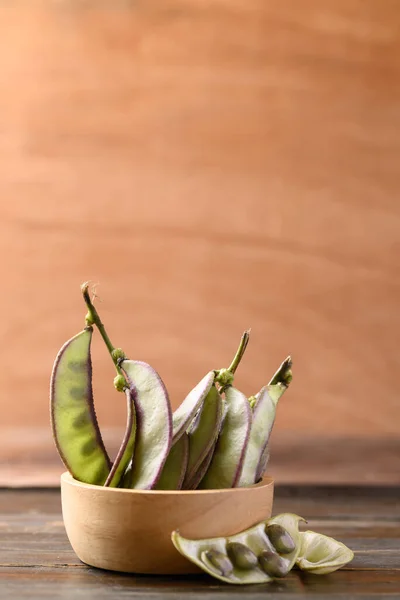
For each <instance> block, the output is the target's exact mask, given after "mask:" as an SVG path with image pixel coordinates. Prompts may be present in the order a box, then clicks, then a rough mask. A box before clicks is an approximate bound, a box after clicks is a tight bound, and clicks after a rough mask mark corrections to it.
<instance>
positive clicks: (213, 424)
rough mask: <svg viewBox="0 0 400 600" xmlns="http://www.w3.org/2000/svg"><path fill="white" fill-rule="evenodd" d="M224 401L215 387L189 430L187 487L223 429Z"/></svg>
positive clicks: (210, 391) (212, 387) (211, 389)
mask: <svg viewBox="0 0 400 600" xmlns="http://www.w3.org/2000/svg"><path fill="white" fill-rule="evenodd" d="M222 414H223V400H222V398H221V396H220V394H219V393H218V390H217V388H216V387H215V385H212V386H211V388H210V390H209V392H208V394H207V396H206V397H205V398H204V402H203V405H202V407H201V408H200V411H199V413H198V414H197V415H196V417H195V418H194V420H193V422H192V424H191V426H190V427H189V429H188V436H189V462H188V467H187V472H186V476H185V487H186V485H187V484H188V483H189V482H190V481H191V480H192V479H193V478H194V476H195V474H196V472H197V471H198V469H199V467H200V465H201V464H202V462H203V461H204V459H205V458H206V457H207V455H208V453H209V452H210V450H211V448H212V447H213V446H214V443H215V441H216V439H217V436H218V434H219V431H220V428H221V422H222Z"/></svg>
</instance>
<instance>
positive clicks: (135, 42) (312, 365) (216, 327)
mask: <svg viewBox="0 0 400 600" xmlns="http://www.w3.org/2000/svg"><path fill="white" fill-rule="evenodd" d="M399 16H400V9H399V4H398V2H395V1H393V0H381V1H380V2H376V1H375V0H364V1H362V2H361V1H360V0H324V1H323V2H320V1H319V0H303V1H302V2H301V3H300V2H298V1H297V0H281V1H280V2H277V3H270V2H263V1H261V0H229V1H228V0H215V1H213V2H211V1H208V0H207V1H203V2H198V1H196V0H163V1H161V0H151V1H149V0H146V2H144V1H136V2H126V1H124V2H123V1H122V0H116V1H115V2H111V1H109V2H107V1H105V0H102V2H98V3H96V2H91V1H87V2H83V1H79V0H65V1H64V2H53V1H51V0H41V1H39V0H25V1H24V0H16V1H15V2H12V3H7V2H3V3H1V4H0V40H1V42H0V43H1V48H2V52H0V115H1V116H0V130H1V136H0V197H1V204H0V253H1V257H2V259H1V261H0V276H1V279H2V282H3V288H2V294H1V295H0V314H1V315H2V319H1V321H0V330H1V334H2V344H1V346H0V362H1V365H2V369H1V371H0V408H1V422H2V426H4V427H8V426H18V427H21V426H23V427H24V426H32V427H37V428H42V427H47V426H48V381H49V375H50V370H51V365H52V362H53V360H54V357H55V354H56V352H57V351H58V349H59V347H60V346H61V345H62V343H63V342H64V341H65V340H66V339H67V338H68V337H70V336H72V335H73V334H74V333H75V332H77V331H78V330H79V329H80V327H82V325H83V317H84V314H85V310H84V306H83V303H82V301H81V298H80V292H79V285H80V283H81V282H82V281H84V280H87V279H92V280H93V281H95V282H100V284H101V285H100V287H99V289H98V293H99V296H100V298H101V302H100V301H99V309H101V313H102V315H103V318H104V321H105V323H106V324H107V325H108V329H109V333H110V336H111V338H112V340H113V341H114V342H115V344H116V345H118V346H122V347H123V348H124V349H125V351H126V352H127V353H128V354H129V355H130V356H131V357H132V358H140V359H142V360H146V361H148V362H150V363H151V364H152V365H154V366H155V367H156V368H157V369H158V370H159V372H160V374H161V375H162V377H163V378H164V379H165V382H166V384H167V386H168V389H169V390H170V394H171V399H172V402H173V404H174V406H176V405H177V404H178V403H179V402H180V401H181V400H182V399H183V397H184V396H185V394H186V393H187V392H188V391H189V390H190V389H191V387H192V386H193V385H194V384H195V383H196V382H197V381H198V380H199V379H200V378H201V377H202V376H203V375H204V373H205V372H207V371H208V370H209V369H211V368H219V367H222V366H227V365H228V364H229V362H230V360H231V357H232V355H233V353H234V351H235V348H236V345H237V343H238V340H239V337H240V334H241V332H242V331H243V329H245V328H247V327H249V326H251V327H252V340H251V343H250V346H249V349H248V353H247V356H246V358H245V360H244V361H243V365H242V366H241V367H240V370H239V371H238V375H237V385H238V386H239V387H240V388H242V389H243V391H245V392H246V393H248V394H250V393H254V392H256V391H257V390H258V389H259V388H260V387H261V386H262V385H263V384H265V383H266V381H267V380H268V379H269V376H270V374H272V372H273V371H274V369H275V368H276V367H277V365H278V364H279V362H280V361H281V360H282V359H283V358H284V357H285V356H286V355H287V354H288V353H291V354H292V356H293V359H294V374H295V377H294V381H293V386H292V389H291V390H290V392H288V394H287V396H286V397H285V398H284V400H282V403H281V406H280V408H279V414H278V419H277V423H276V434H275V435H279V434H280V433H282V434H284V433H289V434H293V435H298V436H300V438H301V437H302V436H304V435H306V436H322V437H323V436H324V435H325V434H326V432H329V434H330V435H332V436H337V437H340V436H346V437H355V438H357V437H365V438H367V437H368V438H369V437H371V436H377V437H379V436H380V437H384V436H386V435H387V436H390V435H391V436H398V432H399V422H400V403H399V401H398V396H399V384H398V370H399V368H398V367H399V353H398V339H399V326H400V316H399V315H400V311H399V306H400V279H399V271H398V250H399V248H400V204H399V200H398V195H399V190H400V173H399V169H398V164H399V158H400V135H399V126H400V78H399V74H400V69H399V66H400V30H399V27H398V22H399ZM94 359H95V366H94V375H95V388H96V403H97V409H98V413H99V417H100V421H101V423H102V424H104V425H105V426H108V427H112V426H118V425H120V424H121V423H123V421H124V414H123V411H124V403H123V402H121V401H120V398H119V397H118V395H117V394H116V393H114V391H113V388H112V377H113V370H112V366H111V365H110V361H109V359H108V357H107V356H106V354H105V352H104V350H103V349H102V348H101V345H100V343H99V344H98V345H96V348H95V352H94ZM21 448H23V440H21Z"/></svg>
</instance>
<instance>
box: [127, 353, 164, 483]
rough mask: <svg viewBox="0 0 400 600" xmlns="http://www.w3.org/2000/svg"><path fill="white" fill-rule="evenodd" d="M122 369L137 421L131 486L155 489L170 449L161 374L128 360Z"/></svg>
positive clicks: (148, 366) (140, 363)
mask: <svg viewBox="0 0 400 600" xmlns="http://www.w3.org/2000/svg"><path fill="white" fill-rule="evenodd" d="M120 366H121V369H122V370H123V372H124V373H125V375H126V378H127V380H128V384H129V387H130V390H131V393H132V394H133V398H134V402H135V409H136V419H137V426H136V443H135V453H134V457H133V460H132V468H131V470H130V484H131V487H132V488H135V489H144V490H149V489H153V488H154V486H155V485H156V484H157V481H158V479H159V477H160V476H161V472H162V470H163V467H164V464H165V461H166V460H167V456H168V454H169V451H170V448H171V440H172V414H171V407H170V403H169V398H168V393H167V390H166V389H165V386H164V383H163V381H162V379H161V378H160V376H159V375H158V373H157V372H156V371H155V370H154V369H153V368H152V367H151V366H150V365H148V364H147V363H144V362H141V361H137V360H127V359H125V360H122V361H121V362H120ZM125 479H126V478H125V476H124V480H125ZM124 485H125V483H124Z"/></svg>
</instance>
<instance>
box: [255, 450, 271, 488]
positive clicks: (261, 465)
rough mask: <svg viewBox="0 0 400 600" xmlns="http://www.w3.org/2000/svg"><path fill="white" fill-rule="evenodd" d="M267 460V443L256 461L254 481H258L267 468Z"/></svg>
mask: <svg viewBox="0 0 400 600" xmlns="http://www.w3.org/2000/svg"><path fill="white" fill-rule="evenodd" d="M268 461H269V446H268V444H267V445H266V446H265V448H264V450H263V451H262V452H261V456H260V460H259V461H258V465H257V469H256V477H255V480H254V483H258V482H259V481H260V479H261V478H262V476H263V475H264V473H265V471H266V470H267V466H268Z"/></svg>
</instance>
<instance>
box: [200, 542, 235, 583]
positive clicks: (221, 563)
mask: <svg viewBox="0 0 400 600" xmlns="http://www.w3.org/2000/svg"><path fill="white" fill-rule="evenodd" d="M205 555H206V557H207V559H208V560H209V561H210V563H211V564H212V565H213V566H214V567H215V568H216V569H218V571H220V573H221V575H223V576H224V577H227V576H228V575H230V574H231V573H232V571H233V564H232V563H231V561H230V560H229V558H228V556H227V555H226V554H224V553H223V552H220V551H219V550H215V548H211V549H210V550H207V551H206V552H205Z"/></svg>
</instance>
